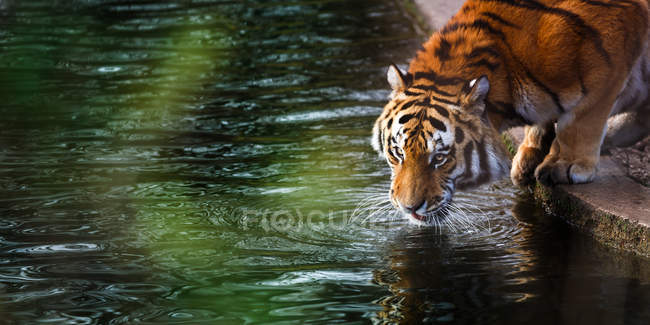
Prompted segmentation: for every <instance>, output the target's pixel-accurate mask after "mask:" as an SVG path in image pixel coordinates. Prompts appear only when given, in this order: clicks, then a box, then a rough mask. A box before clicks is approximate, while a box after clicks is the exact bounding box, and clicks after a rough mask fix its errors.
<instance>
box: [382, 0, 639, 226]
mask: <svg viewBox="0 0 650 325" xmlns="http://www.w3.org/2000/svg"><path fill="white" fill-rule="evenodd" d="M647 30H648V3H647V1H645V0H641V1H635V0H620V1H607V0H547V1H524V0H470V1H467V2H466V3H465V4H464V5H463V7H462V8H461V9H460V11H459V12H458V13H457V14H456V15H455V16H454V17H452V19H451V20H450V21H449V22H448V24H447V25H446V26H445V27H444V28H442V29H441V30H440V31H439V32H437V33H435V34H434V35H433V36H432V37H431V38H430V39H429V40H428V41H427V42H426V43H425V44H424V45H423V49H422V50H421V51H419V52H418V53H417V56H416V57H415V58H414V59H413V61H412V62H411V64H410V66H409V70H408V73H406V74H404V73H401V72H400V71H399V70H398V69H396V68H395V67H392V68H390V69H389V82H390V83H391V86H392V88H393V93H392V95H391V101H390V102H389V104H388V105H386V107H385V109H384V112H383V113H382V115H381V116H380V117H379V119H378V120H377V122H376V125H375V129H374V137H373V139H374V143H375V148H376V149H378V150H379V151H380V153H381V154H383V155H385V156H386V157H387V160H388V162H389V165H391V167H393V173H394V176H395V177H394V179H393V184H392V192H391V199H393V202H394V204H395V205H396V206H397V207H398V208H400V209H402V210H403V211H404V212H405V214H407V215H411V216H414V217H416V219H418V220H420V219H426V218H417V216H421V217H427V216H430V215H434V214H436V213H437V212H439V211H440V208H441V207H442V206H444V205H445V204H446V203H448V202H445V200H446V201H449V200H450V199H444V198H445V197H451V194H449V193H447V194H445V193H444V192H445V190H444V189H445V187H447V188H448V189H449V188H450V187H451V188H452V189H451V190H447V192H452V194H453V188H454V187H455V185H458V183H464V184H467V182H466V181H465V182H463V180H462V177H461V175H463V174H465V175H467V173H468V171H467V170H465V171H462V172H461V171H459V170H458V169H459V168H460V169H462V168H465V169H467V168H470V169H471V168H473V169H472V170H471V171H469V172H470V174H473V176H476V174H483V175H485V174H487V175H488V176H490V177H474V178H473V179H474V182H471V184H470V185H477V184H480V183H481V182H484V181H487V180H490V179H494V178H495V177H494V176H495V175H494V174H499V173H500V171H495V170H490V169H491V168H492V169H493V168H496V166H503V164H504V163H503V160H504V159H505V157H503V154H502V150H496V149H494V148H492V147H494V146H497V145H498V144H497V143H496V142H498V141H497V140H495V139H494V138H495V137H496V138H498V136H497V135H498V133H497V132H495V131H502V130H504V129H505V128H507V127H509V126H512V125H518V124H527V125H529V126H528V127H527V131H526V138H525V140H524V142H523V143H522V144H521V146H520V148H519V150H518V153H517V155H516V156H515V158H514V160H513V165H512V169H511V178H512V179H513V181H514V182H515V183H516V184H518V185H526V184H528V183H530V182H531V180H534V179H535V178H536V179H537V180H539V181H541V182H543V183H546V184H553V183H581V182H588V181H590V180H591V179H592V178H593V176H594V173H595V168H596V165H597V163H598V157H599V152H600V144H601V142H602V138H603V130H604V128H605V125H606V121H607V118H608V117H609V116H610V114H612V113H613V112H614V113H615V112H618V111H625V110H627V111H635V110H639V109H647V107H648V103H647V101H648V100H647V97H648V96H647V95H648V83H647V80H648V77H649V73H648V70H649V69H648V63H647V62H648V60H647V37H648V33H647ZM642 54H643V55H642ZM441 110H444V111H445V112H447V113H446V114H445V113H442V114H441V113H440V111H441ZM404 116H420V117H422V116H426V117H431V118H426V119H425V118H419V119H416V120H415V121H413V120H412V119H404V118H403V117H404ZM431 119H435V120H437V121H438V122H437V123H435V122H434V123H427V122H425V121H430V120H431ZM472 119H475V120H478V121H481V125H480V126H476V125H473V126H472V127H468V126H467V125H468V124H467V123H465V124H463V123H460V122H459V121H463V120H465V121H467V120H472ZM631 119H632V120H634V122H636V123H637V125H639V126H640V127H639V128H640V129H644V128H645V129H647V125H644V121H641V120H640V119H643V117H642V115H640V114H637V115H635V116H633V117H632V118H631ZM400 121H404V122H405V123H399V122H400ZM389 122H390V123H389ZM556 122H557V128H555V127H554V123H556ZM418 125H419V126H420V127H418ZM469 125H472V124H471V123H470V124H469ZM419 129H423V130H424V131H422V132H419V133H418V132H415V130H419ZM457 130H460V132H462V133H463V135H464V136H465V138H466V139H467V138H472V137H471V136H470V137H467V135H471V134H481V135H480V137H482V139H481V140H480V142H482V143H479V140H472V141H460V142H459V141H457V140H458V133H459V131H457ZM621 130H624V128H620V127H619V131H621ZM405 131H406V132H405ZM556 131H557V134H556ZM623 133H624V131H623ZM486 136H487V137H489V138H490V139H492V140H486ZM398 138H399V139H398ZM416 138H417V139H416ZM441 139H447V140H446V141H448V142H449V143H445V141H442V140H441ZM449 139H452V140H449ZM436 141H437V142H438V145H436V144H431V143H432V142H436ZM441 141H442V143H441ZM418 143H419V144H418ZM486 143H488V144H489V145H490V146H491V148H490V150H489V153H484V154H480V150H481V149H480V146H481V145H483V146H485V144H486ZM425 144H426V145H425ZM469 146H471V147H474V149H473V150H476V151H478V153H476V154H474V153H468V151H469V150H468V149H467V148H468V147H469ZM445 147H449V148H451V147H453V149H454V150H453V155H454V156H453V157H450V155H451V153H450V152H449V151H444V150H443V151H441V148H445ZM398 150H399V151H400V152H401V153H399V154H398V153H396V152H393V151H398ZM439 151H441V152H442V153H439ZM440 154H442V155H447V156H449V157H448V158H449V159H446V160H445V161H449V162H452V161H453V167H454V168H450V167H451V165H448V166H447V169H448V170H446V171H445V168H442V167H444V166H442V165H441V166H439V167H438V168H435V166H434V168H433V170H435V172H429V171H430V169H431V168H430V167H431V162H430V161H431V160H432V158H431V157H433V156H435V155H440ZM399 156H402V157H403V159H398V158H396V157H399ZM391 157H393V158H395V159H392V158H391ZM409 158H410V159H409ZM483 158H484V159H487V160H494V161H493V162H490V161H488V162H484V161H481V159H483ZM468 166H469V167H468ZM476 166H480V167H481V170H476V169H477V167H476ZM427 168H428V169H427ZM485 169H487V170H485ZM415 170H417V171H418V172H414V171H415ZM418 173H420V174H422V175H420V176H418V175H417V174H418ZM421 177H426V178H427V179H424V180H420V179H419V178H421ZM404 179H408V180H406V181H405V180H404ZM435 182H438V183H441V182H442V183H445V184H442V185H441V184H438V185H434V184H429V186H427V183H435ZM452 183H453V184H455V185H449V184H452ZM423 184H424V185H423ZM432 188H437V189H438V190H434V189H432ZM402 202H404V203H402ZM420 202H424V203H423V204H420ZM418 211H419V213H421V214H418ZM420 221H421V220H420Z"/></svg>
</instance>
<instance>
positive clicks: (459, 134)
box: [454, 126, 465, 143]
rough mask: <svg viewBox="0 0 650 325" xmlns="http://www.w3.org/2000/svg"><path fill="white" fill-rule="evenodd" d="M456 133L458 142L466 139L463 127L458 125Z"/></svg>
mask: <svg viewBox="0 0 650 325" xmlns="http://www.w3.org/2000/svg"><path fill="white" fill-rule="evenodd" d="M454 135H455V137H456V143H462V142H463V140H465V133H464V132H463V129H461V128H460V127H458V126H457V127H456V131H455V132H454Z"/></svg>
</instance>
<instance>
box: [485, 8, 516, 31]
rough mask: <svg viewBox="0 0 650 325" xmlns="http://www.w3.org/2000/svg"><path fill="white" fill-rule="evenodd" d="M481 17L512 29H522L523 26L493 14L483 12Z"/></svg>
mask: <svg viewBox="0 0 650 325" xmlns="http://www.w3.org/2000/svg"><path fill="white" fill-rule="evenodd" d="M481 15H482V16H486V17H489V18H490V19H492V20H494V21H496V22H498V23H500V24H502V25H505V26H508V27H512V28H517V29H521V26H519V25H516V24H513V23H511V22H509V21H507V20H505V19H503V18H502V17H501V16H499V15H497V14H493V13H491V12H482V13H481Z"/></svg>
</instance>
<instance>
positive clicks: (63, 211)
mask: <svg viewBox="0 0 650 325" xmlns="http://www.w3.org/2000/svg"><path fill="white" fill-rule="evenodd" d="M396 3H397V2H395V1H388V0H386V1H383V0H382V1H380V0H376V1H370V0H368V1H365V0H357V1H262V0H259V1H223V0H221V1H210V0H202V1H198V0H197V1H189V0H188V1H180V0H177V1H154V0H146V1H145V0H141V1H124V0H113V1H100V0H83V1H82V0H74V1H50V0H30V1H18V0H15V1H11V0H4V1H0V24H2V28H1V29H0V51H1V53H2V55H0V92H1V93H2V99H3V100H2V103H0V114H1V116H2V118H0V215H1V217H0V301H1V303H0V320H2V322H3V323H39V322H51V323H59V324H63V323H68V324H84V323H87V324H92V323H96V324H133V323H167V324H170V323H187V324H197V323H205V324H212V323H217V322H226V323H235V324H237V323H270V322H278V323H304V322H310V323H328V324H329V323H334V322H346V323H348V322H349V323H353V322H357V323H370V322H375V323H384V322H386V323H388V322H396V323H400V322H401V323H421V322H429V323H448V322H449V323H472V324H473V323H485V324H504V323H512V324H521V323H528V324H548V323H557V324H562V323H564V324H622V323H625V324H636V323H638V324H644V323H647V321H648V319H650V309H648V308H647V306H649V305H650V286H649V283H650V263H649V262H648V260H646V259H641V258H637V257H634V256H630V255H627V254H624V253H621V252H617V251H613V250H610V249H607V248H604V247H602V246H600V245H599V244H597V243H595V242H594V241H592V240H591V239H589V238H587V237H585V236H582V235H579V234H577V233H575V232H574V231H572V230H571V229H570V228H568V227H567V226H566V225H565V224H564V223H563V222H562V221H561V220H560V219H559V218H557V217H553V216H549V215H546V214H544V212H543V210H542V209H541V208H540V207H538V206H536V205H534V204H532V203H531V202H532V200H531V199H530V197H528V196H526V194H525V193H519V192H518V191H516V190H515V189H513V188H512V187H511V186H510V185H508V183H507V182H503V183H498V184H495V185H492V186H487V187H484V188H481V189H478V190H476V191H473V192H470V193H462V194H459V195H458V198H457V201H458V202H459V204H463V205H464V206H466V207H467V210H466V212H467V213H469V214H471V215H472V216H473V220H474V222H473V223H474V226H473V227H462V226H458V225H457V226H456V227H454V228H449V227H443V228H441V229H439V228H418V227H415V226H412V225H409V224H408V223H407V222H405V221H404V220H402V219H401V218H399V217H398V216H397V215H395V214H394V213H393V211H392V210H391V209H389V208H388V206H386V205H383V206H380V204H382V203H381V201H384V202H385V199H386V198H387V189H388V182H389V176H388V175H389V170H388V168H387V167H386V164H385V162H384V161H383V160H381V159H379V158H378V157H377V155H376V154H375V153H373V152H372V150H371V148H370V145H369V135H370V130H371V127H372V123H373V121H374V119H375V117H376V116H377V115H378V114H379V112H380V111H381V107H382V106H383V104H384V103H385V100H386V97H387V96H388V91H387V89H388V86H387V83H386V81H385V77H384V74H385V68H386V67H387V66H388V64H390V63H391V62H396V63H398V64H405V63H406V62H408V60H409V57H410V56H412V55H413V54H414V53H415V51H416V50H417V49H418V47H419V44H420V43H421V41H422V39H423V35H420V34H418V33H417V32H416V30H415V29H414V27H413V26H414V25H413V23H412V21H411V20H410V19H409V17H408V16H407V15H406V14H404V12H403V11H402V10H401V9H400V8H399V6H397V5H396ZM364 199H365V200H366V201H364ZM368 199H369V200H368ZM360 202H365V203H368V204H370V203H372V204H371V205H364V206H365V207H368V206H370V207H371V209H369V210H363V209H362V210H359V211H358V213H357V214H354V215H353V212H354V211H355V209H356V208H357V207H359V204H360ZM373 204H374V205H373ZM364 206H362V208H363V207H364ZM375 207H382V208H385V209H379V208H377V209H375ZM373 212H376V213H373Z"/></svg>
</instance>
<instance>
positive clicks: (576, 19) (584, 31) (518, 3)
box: [477, 0, 612, 65]
mask: <svg viewBox="0 0 650 325" xmlns="http://www.w3.org/2000/svg"><path fill="white" fill-rule="evenodd" d="M480 1H485V2H498V3H502V4H505V5H509V6H513V7H519V8H524V9H529V10H535V11H542V12H546V13H550V14H554V15H558V16H560V17H562V18H564V19H566V20H568V21H569V25H571V26H573V27H576V28H577V29H578V32H579V33H580V34H581V36H583V37H585V38H589V39H590V40H591V41H592V42H593V43H594V46H595V47H596V50H597V51H598V52H600V55H601V56H602V57H603V59H605V61H606V62H607V64H608V65H611V64H612V61H611V58H610V57H609V53H607V51H606V50H605V48H604V47H603V40H602V38H601V37H600V33H599V32H598V31H597V30H595V29H594V28H593V27H591V26H589V25H587V23H585V21H584V20H583V19H582V17H580V16H579V15H577V14H575V13H573V12H571V11H568V10H564V9H561V8H555V7H548V6H546V5H544V4H542V3H540V2H538V1H535V0H527V1H522V0H480ZM477 21H478V20H477ZM501 34H503V33H501Z"/></svg>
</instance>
